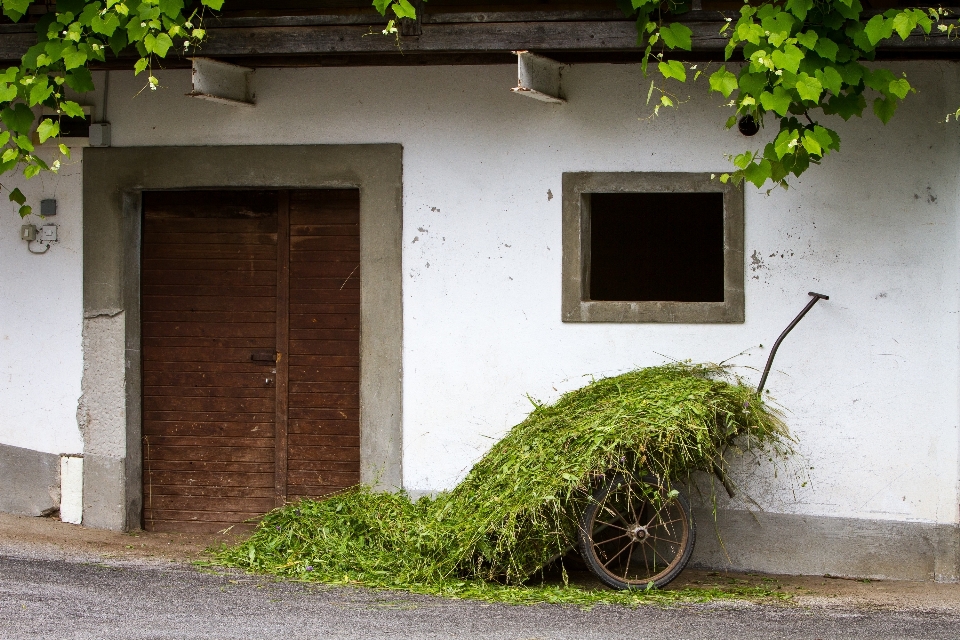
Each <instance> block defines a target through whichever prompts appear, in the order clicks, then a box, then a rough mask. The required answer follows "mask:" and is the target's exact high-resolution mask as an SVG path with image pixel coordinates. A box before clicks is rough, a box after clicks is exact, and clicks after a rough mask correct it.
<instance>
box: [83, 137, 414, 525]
mask: <svg viewBox="0 0 960 640" xmlns="http://www.w3.org/2000/svg"><path fill="white" fill-rule="evenodd" d="M402 155H403V149H402V147H401V145H399V144H370V145H289V146H212V147H199V146H198V147H126V148H116V147H114V148H89V149H84V153H83V309H84V320H83V361H84V366H83V380H82V393H83V395H82V397H81V401H80V407H79V409H78V421H79V423H80V427H81V432H82V433H83V438H84V478H83V524H84V525H86V526H90V527H94V528H100V529H114V530H130V529H138V528H139V527H140V523H141V516H142V511H143V489H142V468H141V467H142V440H141V439H142V433H141V426H142V425H141V412H142V407H141V402H142V401H141V385H142V373H141V356H140V342H141V328H140V327H141V324H140V238H141V221H142V215H141V202H142V193H143V192H144V191H153V190H174V189H207V188H209V189H231V188H237V189H248V188H267V189H323V188H358V189H359V190H360V233H361V236H360V242H361V246H360V265H361V269H363V279H362V281H361V303H360V305H361V307H360V309H361V321H360V322H361V326H360V332H361V338H360V459H361V461H360V466H361V470H360V474H361V480H362V481H363V482H365V483H369V484H375V485H377V486H378V487H380V488H382V489H385V490H390V489H398V488H400V487H402V486H403V475H402V466H401V462H402V422H401V414H402V397H401V390H402V386H401V385H402V339H403V291H402V282H403V279H402V272H401V254H402V246H401V243H402V227H403V176H402V167H403V161H402V160H403V159H402Z"/></svg>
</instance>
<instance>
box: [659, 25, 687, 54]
mask: <svg viewBox="0 0 960 640" xmlns="http://www.w3.org/2000/svg"><path fill="white" fill-rule="evenodd" d="M660 38H661V39H662V40H663V44H665V45H667V47H668V48H670V49H683V50H684V51H690V50H692V49H693V40H692V38H693V31H692V30H691V29H690V27H688V26H687V25H685V24H681V23H679V22H674V23H673V24H671V25H668V26H666V27H661V28H660Z"/></svg>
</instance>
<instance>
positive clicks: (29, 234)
mask: <svg viewBox="0 0 960 640" xmlns="http://www.w3.org/2000/svg"><path fill="white" fill-rule="evenodd" d="M20 239H21V240H26V241H27V242H33V241H34V240H36V239H37V227H36V226H35V225H32V224H25V225H23V226H22V227H20Z"/></svg>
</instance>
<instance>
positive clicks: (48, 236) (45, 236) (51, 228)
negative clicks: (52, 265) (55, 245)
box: [37, 224, 57, 244]
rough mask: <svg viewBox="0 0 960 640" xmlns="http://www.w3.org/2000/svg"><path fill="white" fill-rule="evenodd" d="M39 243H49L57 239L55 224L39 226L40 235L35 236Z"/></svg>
mask: <svg viewBox="0 0 960 640" xmlns="http://www.w3.org/2000/svg"><path fill="white" fill-rule="evenodd" d="M37 239H38V240H39V241H40V242H41V243H44V244H46V243H50V242H56V241H57V225H55V224H45V225H43V226H42V227H40V237H39V238H37Z"/></svg>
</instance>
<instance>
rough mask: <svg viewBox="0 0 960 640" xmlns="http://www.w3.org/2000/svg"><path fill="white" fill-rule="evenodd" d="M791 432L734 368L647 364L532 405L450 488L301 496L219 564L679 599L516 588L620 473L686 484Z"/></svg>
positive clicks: (403, 583) (502, 592) (400, 581)
mask: <svg viewBox="0 0 960 640" xmlns="http://www.w3.org/2000/svg"><path fill="white" fill-rule="evenodd" d="M788 441H789V435H788V433H787V431H786V428H785V426H784V424H783V422H782V421H781V420H780V419H779V417H778V415H777V413H776V412H774V411H772V410H770V409H769V408H768V407H766V406H765V405H764V404H763V403H762V402H761V401H760V400H759V399H758V398H757V395H756V392H755V390H754V389H752V388H750V387H748V386H745V385H743V384H741V383H740V381H739V379H736V378H732V377H731V376H730V375H729V374H728V373H727V371H726V370H725V369H723V368H721V367H717V366H706V365H687V364H670V365H665V366H659V367H650V368H647V369H642V370H638V371H632V372H629V373H625V374H622V375H619V376H615V377H611V378H605V379H602V380H597V381H595V382H592V383H591V384H589V385H587V386H585V387H583V388H582V389H578V390H576V391H572V392H570V393H567V394H565V395H563V396H562V397H561V398H560V400H559V401H557V402H556V403H555V404H553V405H539V404H538V405H536V406H535V409H534V410H533V411H532V412H531V413H530V415H529V416H528V417H527V418H526V420H524V421H523V422H521V423H520V424H518V425H517V426H515V427H514V428H513V429H511V431H510V432H509V433H508V434H507V435H506V437H505V438H503V439H502V440H501V441H499V442H498V443H497V444H496V445H494V446H493V448H492V449H491V450H490V451H489V452H488V453H487V454H486V455H485V456H484V457H483V458H482V459H481V460H480V461H479V462H478V463H477V464H476V465H475V466H474V467H473V469H472V470H471V471H470V473H469V474H468V475H467V477H466V478H465V479H464V480H463V481H462V482H461V483H460V484H459V485H457V487H456V488H454V489H453V490H452V491H449V492H446V493H441V494H440V495H438V496H437V497H435V498H432V499H431V498H421V499H420V500H417V501H412V500H411V499H410V498H409V497H408V496H407V495H406V494H404V493H377V492H374V491H372V490H370V489H369V488H367V487H356V488H353V489H348V490H346V491H343V492H341V493H338V494H335V495H333V496H330V497H327V498H325V499H323V500H303V501H301V502H299V503H296V504H291V505H287V506H285V507H283V508H279V509H276V510H274V511H272V512H270V513H268V514H267V515H266V516H264V518H263V520H262V521H261V522H260V524H259V526H258V527H257V529H256V531H255V532H254V533H253V534H252V536H251V537H250V538H249V539H248V540H246V541H245V542H242V543H240V544H238V545H236V546H234V547H231V548H226V549H223V550H221V551H219V552H218V553H217V555H216V560H215V562H216V564H220V565H226V566H232V567H238V568H241V569H244V570H247V571H251V572H256V573H267V574H273V575H278V576H283V577H288V578H297V579H304V580H310V581H317V582H329V583H339V584H344V583H347V584H362V585H368V586H375V587H386V588H394V589H404V590H408V591H414V592H419V593H434V594H441V595H458V596H461V597H472V598H480V599H486V600H500V601H510V602H527V601H538V602H543V601H548V602H575V603H579V604H590V603H595V602H622V603H628V602H638V601H639V600H638V598H646V599H649V598H659V599H663V598H668V599H669V597H668V596H666V595H665V594H666V593H667V592H659V595H654V594H649V593H648V594H645V595H644V594H643V592H639V595H638V592H627V593H616V592H612V591H598V592H596V593H593V594H590V593H587V592H586V591H584V590H580V589H573V588H566V587H564V586H563V585H554V586H550V585H547V584H540V586H537V587H530V586H519V587H518V585H524V584H527V585H529V583H530V579H531V577H533V576H534V575H535V574H537V572H538V571H540V570H541V569H542V568H543V567H544V566H545V565H546V564H547V563H549V562H550V561H551V560H553V559H555V558H556V557H557V556H559V555H561V554H563V553H564V552H565V551H566V550H568V549H569V548H571V547H572V546H574V545H575V544H576V535H577V519H578V517H579V514H580V513H581V512H582V510H583V507H584V505H585V503H586V501H587V500H588V498H589V496H590V495H592V493H593V491H594V490H595V489H596V487H597V486H598V483H599V482H600V481H601V480H602V478H603V477H604V474H608V473H609V472H610V471H611V470H627V469H628V468H636V467H638V466H639V467H641V468H644V469H646V470H647V472H649V473H650V474H652V475H656V476H658V477H661V478H667V479H669V481H671V482H680V481H683V480H685V479H687V478H688V477H689V475H690V474H691V473H692V472H694V471H708V472H710V471H712V470H713V468H714V464H715V463H717V462H719V463H720V464H721V465H724V464H725V463H724V462H723V457H722V453H723V452H724V451H725V450H726V449H727V448H728V447H731V446H733V447H737V446H740V447H743V446H748V447H751V448H766V449H773V450H776V451H780V452H783V451H786V450H788V446H787V445H788ZM531 589H532V590H531ZM748 591H749V590H748ZM760 591H762V589H761V590H760ZM734 592H736V590H734ZM724 593H726V592H724ZM736 593H739V592H736ZM740 595H750V594H740ZM752 595H753V596H762V595H764V594H761V593H759V591H758V592H757V593H753V594H752ZM712 597H714V598H715V597H722V596H721V595H717V594H714V595H713V596H712ZM693 599H696V597H693Z"/></svg>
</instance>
